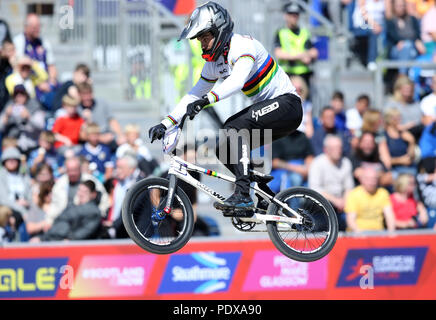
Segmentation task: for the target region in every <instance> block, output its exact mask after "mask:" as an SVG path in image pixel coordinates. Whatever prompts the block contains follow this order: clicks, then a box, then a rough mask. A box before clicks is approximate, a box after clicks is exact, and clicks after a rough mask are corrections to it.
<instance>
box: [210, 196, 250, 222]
mask: <svg viewBox="0 0 436 320" xmlns="http://www.w3.org/2000/svg"><path fill="white" fill-rule="evenodd" d="M213 206H214V207H215V208H216V209H218V210H221V211H223V214H224V215H225V216H231V217H251V216H252V215H253V213H254V212H253V210H252V209H254V202H253V200H251V198H250V196H244V195H243V194H241V193H240V192H235V193H233V194H232V195H231V196H230V197H229V198H227V199H226V200H224V203H220V202H215V203H214V204H213ZM247 214H248V215H247Z"/></svg>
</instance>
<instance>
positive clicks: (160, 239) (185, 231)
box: [121, 178, 194, 254]
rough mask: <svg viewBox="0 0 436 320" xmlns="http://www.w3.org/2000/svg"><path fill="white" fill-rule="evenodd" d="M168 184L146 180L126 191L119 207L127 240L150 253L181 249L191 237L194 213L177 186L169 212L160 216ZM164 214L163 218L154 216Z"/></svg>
mask: <svg viewBox="0 0 436 320" xmlns="http://www.w3.org/2000/svg"><path fill="white" fill-rule="evenodd" d="M168 189H169V181H168V180H167V179H162V178H147V179H144V180H141V181H138V182H137V183H135V184H134V185H133V186H132V187H131V188H130V189H129V191H128V192H127V194H126V197H125V198H124V202H123V207H122V213H121V214H122V219H123V223H124V227H125V228H126V231H127V233H128V235H129V236H130V238H131V239H132V240H133V241H134V242H135V243H136V244H137V245H139V246H140V247H141V248H143V249H144V250H146V251H149V252H151V253H156V254H169V253H173V252H175V251H177V250H180V249H181V248H182V247H183V246H184V245H185V244H186V243H187V242H188V241H189V239H190V238H191V235H192V231H193V229H194V213H193V211H192V205H191V202H190V201H189V198H188V196H187V195H186V193H185V192H184V191H183V190H182V189H181V188H180V187H177V188H176V191H175V194H174V200H173V203H172V206H171V213H170V214H165V213H163V209H164V207H165V205H166V202H167V199H168ZM159 213H161V214H162V213H163V215H162V217H160V216H158V215H157V214H159Z"/></svg>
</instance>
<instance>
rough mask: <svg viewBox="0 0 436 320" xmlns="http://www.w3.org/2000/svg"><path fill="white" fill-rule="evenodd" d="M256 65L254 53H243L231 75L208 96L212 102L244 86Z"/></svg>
mask: <svg viewBox="0 0 436 320" xmlns="http://www.w3.org/2000/svg"><path fill="white" fill-rule="evenodd" d="M253 65H254V58H253V56H252V55H243V56H240V57H239V59H238V60H237V61H236V62H235V65H234V67H233V70H232V73H231V75H230V76H229V77H228V78H227V79H225V80H224V81H223V82H222V83H221V84H220V85H219V86H218V87H217V88H216V89H214V90H213V91H211V92H209V93H208V94H207V97H208V98H209V102H210V103H215V102H217V101H219V100H223V99H225V98H227V97H229V96H231V95H232V94H234V93H235V92H237V91H239V90H241V89H242V88H243V87H244V84H245V82H246V81H247V79H248V76H249V74H250V72H251V69H252V68H253Z"/></svg>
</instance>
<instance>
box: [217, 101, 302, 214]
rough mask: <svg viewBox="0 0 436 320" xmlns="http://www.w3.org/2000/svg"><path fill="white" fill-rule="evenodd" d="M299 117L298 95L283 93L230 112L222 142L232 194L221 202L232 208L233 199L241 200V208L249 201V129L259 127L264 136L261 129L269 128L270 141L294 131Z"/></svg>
mask: <svg viewBox="0 0 436 320" xmlns="http://www.w3.org/2000/svg"><path fill="white" fill-rule="evenodd" d="M301 119H302V108H301V100H300V98H298V97H297V96H295V95H292V94H286V95H282V96H279V97H277V98H274V99H269V100H265V101H262V102H258V103H255V104H253V105H251V106H249V107H247V108H245V109H244V110H242V111H240V112H238V113H237V114H235V115H233V116H232V117H230V118H229V119H228V120H227V121H226V122H225V124H224V129H225V130H224V131H227V136H228V138H227V139H226V141H225V142H226V143H228V146H227V150H230V155H227V159H226V160H228V159H230V165H229V169H230V170H232V172H233V173H234V174H235V176H236V189H235V193H234V194H233V195H232V196H231V197H230V198H229V199H227V200H226V201H225V202H224V204H225V205H228V206H229V207H231V206H233V207H235V206H237V204H238V203H237V202H238V201H241V204H240V205H241V206H242V207H244V206H246V204H247V203H248V204H251V202H252V200H251V198H250V195H249V190H250V177H249V165H248V164H249V159H250V150H251V142H252V141H250V137H251V133H252V130H253V129H260V130H261V137H262V138H264V136H265V134H267V132H264V131H266V130H265V129H271V130H270V132H269V133H270V134H271V139H270V140H271V142H272V141H274V140H276V139H279V138H282V137H284V136H286V135H288V134H290V133H292V132H293V131H295V130H296V128H297V127H298V126H299V125H300V123H301ZM231 129H234V130H231ZM232 138H233V141H232ZM262 138H261V139H260V141H258V142H257V144H258V145H256V147H260V146H262V145H264V139H262ZM229 140H230V143H229ZM234 141H237V143H234ZM232 152H233V157H232ZM235 154H236V158H235V156H234V155H235ZM229 157H230V158H229ZM235 160H236V161H235Z"/></svg>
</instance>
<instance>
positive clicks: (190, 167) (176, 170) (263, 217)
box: [167, 153, 303, 224]
mask: <svg viewBox="0 0 436 320" xmlns="http://www.w3.org/2000/svg"><path fill="white" fill-rule="evenodd" d="M167 155H168V156H169V157H170V158H171V160H170V168H169V170H168V175H169V177H171V175H173V176H175V177H177V178H179V179H181V180H183V181H185V182H186V183H188V184H190V185H191V186H193V187H194V188H196V189H199V190H201V191H203V192H204V193H206V194H207V195H209V196H210V197H212V198H214V199H215V200H217V201H219V202H221V203H223V202H224V200H225V199H226V198H225V197H223V196H222V195H220V194H219V193H218V192H216V191H215V190H213V189H212V188H210V187H208V186H207V185H205V184H203V183H201V182H200V181H198V180H197V179H195V178H194V177H193V176H191V175H190V174H189V172H188V171H194V172H198V173H200V174H206V175H208V176H211V177H215V178H219V179H222V180H225V181H228V182H231V183H235V181H236V179H235V178H232V177H230V176H227V175H225V174H221V173H219V172H216V171H212V170H208V169H204V168H202V167H199V166H196V165H194V164H192V163H190V162H187V161H185V160H183V159H182V158H180V157H178V156H176V155H174V154H172V153H169V154H167ZM253 174H255V175H259V176H263V174H262V173H260V172H257V171H255V170H253ZM170 181H171V179H170ZM170 187H171V183H170ZM250 188H252V189H253V190H254V191H255V193H256V194H259V195H260V196H261V197H262V198H264V199H266V200H268V201H269V202H272V203H275V204H276V205H278V206H280V207H282V208H284V209H286V210H288V211H289V212H291V213H292V214H293V215H294V217H285V216H277V215H270V214H259V213H256V214H255V216H254V217H252V218H240V219H241V220H242V221H244V222H257V223H259V222H261V223H266V222H267V221H276V222H284V223H290V224H302V222H303V217H302V216H301V215H300V214H299V213H298V212H296V211H295V210H293V209H292V208H290V207H289V206H288V205H287V204H286V203H284V202H281V201H280V200H278V199H276V198H275V197H273V196H271V195H269V194H268V193H266V192H265V191H263V190H262V189H260V188H259V186H258V184H257V182H254V184H253V186H250ZM168 194H169V197H168V198H171V196H170V194H173V190H168ZM170 205H171V203H167V207H168V208H170Z"/></svg>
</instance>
